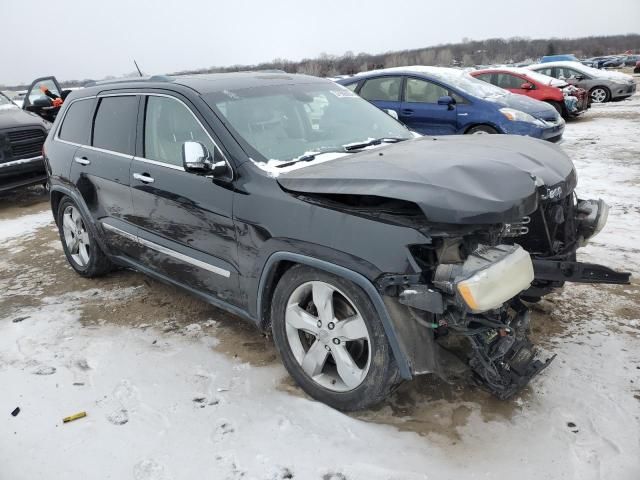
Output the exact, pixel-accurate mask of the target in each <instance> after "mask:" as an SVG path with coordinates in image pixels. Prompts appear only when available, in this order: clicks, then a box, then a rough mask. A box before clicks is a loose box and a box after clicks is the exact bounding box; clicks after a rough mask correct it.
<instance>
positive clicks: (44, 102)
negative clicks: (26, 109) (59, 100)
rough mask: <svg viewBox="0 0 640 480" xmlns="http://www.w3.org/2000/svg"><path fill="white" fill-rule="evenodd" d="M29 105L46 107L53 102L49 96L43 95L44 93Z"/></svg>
mask: <svg viewBox="0 0 640 480" xmlns="http://www.w3.org/2000/svg"><path fill="white" fill-rule="evenodd" d="M31 106H32V107H35V108H47V107H51V106H53V102H52V101H51V99H50V98H49V97H45V96H44V95H43V96H41V97H38V98H36V99H35V100H34V101H33V102H31Z"/></svg>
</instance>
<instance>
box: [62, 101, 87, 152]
mask: <svg viewBox="0 0 640 480" xmlns="http://www.w3.org/2000/svg"><path fill="white" fill-rule="evenodd" d="M94 105H95V99H93V98H88V99H86V100H84V99H83V100H76V101H75V102H73V103H72V104H71V105H70V106H69V110H68V111H67V113H66V115H65V116H64V120H63V121H62V125H61V126H60V132H59V133H58V137H59V138H60V139H61V140H66V141H67V142H73V143H79V144H81V145H88V144H89V136H90V134H91V118H92V116H93V107H94Z"/></svg>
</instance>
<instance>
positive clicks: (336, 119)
mask: <svg viewBox="0 0 640 480" xmlns="http://www.w3.org/2000/svg"><path fill="white" fill-rule="evenodd" d="M203 98H204V99H205V101H206V102H207V103H208V104H209V106H211V107H212V108H213V109H214V110H215V111H217V112H220V114H221V115H222V116H223V117H224V118H225V119H226V120H227V121H228V122H229V123H230V124H231V126H232V127H233V129H234V130H235V131H236V132H237V133H238V134H239V135H240V136H241V137H242V139H244V140H245V141H246V142H247V143H248V144H249V145H250V146H251V147H253V148H254V149H255V150H256V151H257V152H258V153H259V154H260V155H261V156H262V157H264V161H267V162H269V161H275V162H287V161H291V160H295V159H299V158H303V157H305V156H309V155H310V154H319V153H323V152H328V151H333V152H345V153H346V152H347V151H348V147H349V146H350V145H354V144H362V143H366V142H370V141H372V140H374V139H381V138H393V139H408V138H412V134H411V132H410V131H409V130H407V128H406V127H404V126H403V125H401V124H400V123H398V122H397V121H396V120H394V119H393V118H391V117H390V116H389V115H387V114H386V113H385V112H383V111H382V110H379V109H378V108H377V107H375V106H373V105H372V104H370V103H369V102H367V101H366V100H363V99H362V98H360V97H359V96H358V95H356V94H355V93H353V92H351V91H350V90H348V89H346V88H344V87H343V86H341V85H338V84H331V83H328V82H327V84H318V83H313V84H302V85H300V84H298V85H278V86H265V87H257V88H246V89H239V90H224V91H221V92H214V93H210V94H207V95H204V96H203ZM345 147H347V148H345ZM326 157H328V158H330V157H331V156H329V155H327V156H326ZM333 157H334V158H335V155H333ZM269 163H273V162H269Z"/></svg>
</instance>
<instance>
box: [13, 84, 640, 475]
mask: <svg viewBox="0 0 640 480" xmlns="http://www.w3.org/2000/svg"><path fill="white" fill-rule="evenodd" d="M638 120H640V98H639V97H638V96H636V97H635V98H634V100H632V101H629V102H623V103H619V104H618V103H616V104H610V105H605V106H598V107H594V108H593V109H592V110H591V111H590V112H589V113H588V114H587V115H586V116H585V118H583V119H580V120H578V121H576V122H571V123H569V124H568V125H567V129H566V133H565V136H566V140H565V142H564V143H563V145H562V146H563V148H565V149H566V150H567V151H568V152H569V153H570V154H571V155H572V157H573V158H574V160H575V162H576V166H577V169H578V174H579V193H580V194H581V195H582V196H584V197H586V198H589V197H591V196H602V197H603V198H605V200H607V201H608V202H609V203H610V204H611V206H612V210H611V215H610V220H609V224H608V225H607V228H606V229H605V231H604V232H603V233H601V234H600V235H599V236H598V237H597V238H596V239H595V241H594V243H593V245H592V246H589V247H587V249H585V253H583V254H582V255H581V257H582V259H583V260H585V261H597V262H604V263H607V264H610V263H613V264H614V265H616V266H620V267H626V268H628V269H630V270H632V271H634V272H638V271H640V265H639V263H640V258H639V257H640V256H639V255H638V251H637V250H636V245H638V242H637V240H638V236H639V235H640V221H639V217H638V207H637V205H639V203H638V200H639V198H638V196H639V193H638V182H639V181H640V159H638V158H637V154H638V152H639V151H640V135H638V134H639V133H640V131H639V130H638V127H637V124H638V123H637V122H638ZM2 208H3V205H2V203H0V237H1V239H2V243H0V260H1V261H0V292H1V293H0V385H1V386H2V387H0V388H1V389H0V480H22V479H33V478H47V479H51V480H55V479H65V480H73V479H85V478H91V479H103V478H114V479H135V480H165V479H193V478H212V479H256V480H274V479H287V478H295V479H304V480H306V479H318V480H359V479H362V480H378V479H380V480H382V479H384V480H394V479H397V480H400V479H402V480H412V479H438V480H446V479H456V480H458V479H468V478H476V479H480V478H487V479H502V478H519V479H536V480H537V479H543V478H544V479H576V480H592V479H616V480H637V479H638V478H640V455H639V452H640V348H639V347H640V312H638V308H637V304H638V298H640V286H639V284H638V280H637V278H638V277H636V278H635V279H634V283H633V284H632V285H630V286H596V287H593V286H589V285H582V286H575V285H574V286H568V287H567V288H565V289H564V290H563V291H562V292H561V293H559V294H557V295H554V296H553V297H552V298H551V299H550V302H548V303H549V305H548V306H547V307H546V311H545V312H536V318H535V321H536V323H535V325H534V335H535V337H536V340H537V342H538V343H539V344H540V345H541V347H542V349H543V350H544V352H545V353H547V354H549V355H551V354H557V355H558V358H557V359H556V361H555V362H554V363H552V364H551V366H550V367H549V368H548V369H547V370H546V371H545V372H544V373H543V374H542V375H541V376H540V377H539V378H538V379H536V380H535V381H534V382H533V384H532V385H531V386H530V387H529V388H528V389H526V390H525V391H523V392H522V394H521V395H519V396H517V397H516V398H515V399H514V400H511V401H509V402H500V401H497V400H495V399H492V398H491V397H489V396H487V395H486V394H484V393H483V392H478V391H477V390H474V389H472V388H467V387H457V388H453V387H450V386H447V385H444V384H442V383H441V382H438V381H437V380H435V379H433V378H430V377H429V376H425V377H420V378H418V379H416V380H415V381H414V382H411V383H410V384H406V385H404V386H403V387H402V388H401V389H400V390H399V391H398V392H397V393H396V394H395V395H394V396H393V397H392V398H390V399H389V401H388V402H386V403H385V404H383V405H382V406H380V407H378V408H376V409H372V410H369V411H366V412H361V413H358V414H357V415H344V414H342V413H340V412H337V411H335V410H332V409H330V408H329V407H327V406H325V405H323V404H320V403H318V402H315V401H312V400H310V399H309V398H307V397H306V396H304V394H302V393H301V392H300V390H299V389H298V388H297V387H295V386H293V385H292V384H291V381H290V380H288V377H287V375H286V373H285V371H284V369H283V368H282V366H281V365H280V364H279V362H278V361H275V360H274V359H273V358H272V356H271V354H272V353H273V352H272V348H271V347H270V346H269V345H270V344H269V343H268V342H261V339H262V337H261V336H260V335H259V333H258V332H253V331H252V330H250V329H249V330H247V331H246V332H244V333H243V331H241V330H240V329H238V328H235V327H232V325H234V323H233V321H234V319H230V320H229V318H227V317H229V316H228V315H225V314H223V313H221V312H220V311H218V310H216V309H214V308H212V307H208V306H206V305H203V304H201V303H200V302H199V301H197V300H195V299H192V298H191V297H189V296H188V295H187V294H185V293H183V292H181V291H178V290H176V289H173V288H171V287H165V286H160V285H158V284H156V283H155V282H151V281H149V280H147V279H145V277H143V276H141V275H139V274H135V273H131V272H116V273H114V274H111V275H110V276H108V277H107V278H105V279H99V280H85V279H82V278H80V277H78V276H77V275H75V274H73V272H71V271H70V269H69V267H67V266H66V265H65V262H64V258H63V254H62V252H61V250H60V248H59V247H56V244H55V235H56V234H55V232H54V230H53V228H52V226H51V225H50V224H49V222H50V221H51V214H50V212H49V211H48V210H47V205H46V203H44V202H43V204H42V212H41V213H36V214H33V213H31V212H32V211H33V209H31V210H29V214H28V215H21V216H20V215H18V216H17V218H10V219H7V218H6V216H3V212H2ZM25 232H27V235H25ZM184 305H186V306H184ZM237 321H238V322H240V320H237ZM256 345H257V347H256ZM251 349H253V350H254V351H255V352H257V354H258V355H259V356H260V358H261V359H262V360H264V361H254V360H252V359H251V358H250V356H245V355H244V353H246V352H247V351H250V350H251ZM233 352H237V353H238V354H234V353H233ZM265 359H266V360H265ZM17 406H19V407H20V408H21V411H20V413H19V414H18V415H17V416H16V417H13V416H11V415H10V412H11V411H12V410H13V409H14V408H15V407H17ZM78 411H86V412H87V417H86V418H82V419H80V420H76V421H75V422H72V423H68V424H63V423H62V418H63V417H65V416H67V415H71V414H73V413H76V412H78Z"/></svg>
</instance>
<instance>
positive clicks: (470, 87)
mask: <svg viewBox="0 0 640 480" xmlns="http://www.w3.org/2000/svg"><path fill="white" fill-rule="evenodd" d="M443 80H445V81H447V82H450V83H451V84H452V85H453V86H455V87H457V88H458V89H460V90H462V91H463V92H465V93H468V94H469V95H473V96H474V97H479V98H484V99H486V100H491V99H492V98H498V97H503V96H505V95H509V92H508V91H507V90H504V89H502V88H500V87H496V86H495V85H491V84H490V83H487V82H483V81H482V80H478V79H477V78H473V77H472V76H471V75H469V74H468V73H459V74H451V75H450V76H449V75H448V76H447V78H443Z"/></svg>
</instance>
